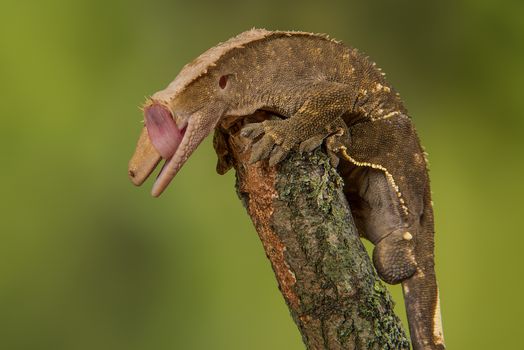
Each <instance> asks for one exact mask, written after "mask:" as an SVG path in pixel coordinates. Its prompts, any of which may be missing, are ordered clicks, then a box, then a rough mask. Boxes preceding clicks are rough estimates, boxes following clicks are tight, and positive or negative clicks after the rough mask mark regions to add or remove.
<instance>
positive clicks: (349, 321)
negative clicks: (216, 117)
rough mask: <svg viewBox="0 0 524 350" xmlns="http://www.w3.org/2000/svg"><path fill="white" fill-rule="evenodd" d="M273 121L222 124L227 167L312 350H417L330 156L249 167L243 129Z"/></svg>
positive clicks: (257, 117) (260, 115) (297, 157)
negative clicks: (360, 233)
mask: <svg viewBox="0 0 524 350" xmlns="http://www.w3.org/2000/svg"><path fill="white" fill-rule="evenodd" d="M267 118H268V115H267V114H265V113H263V112H258V113H256V114H255V115H253V116H250V117H247V118H245V119H243V120H241V121H235V122H234V124H230V125H226V126H227V128H226V129H222V133H223V134H222V136H223V137H224V138H223V140H224V141H223V142H224V143H225V145H226V146H227V150H228V151H227V152H225V151H222V152H221V153H222V156H223V157H222V168H224V165H223V164H224V162H226V163H228V164H229V165H231V166H233V167H234V168H235V170H236V176H237V191H238V194H239V197H240V199H241V200H242V201H243V204H244V206H245V207H246V209H247V212H248V214H249V215H250V216H251V219H252V220H253V223H254V225H255V227H256V230H257V232H258V235H259V237H260V240H261V241H262V244H263V246H264V249H265V252H266V255H267V257H268V258H269V260H270V261H271V265H272V267H273V270H274V272H275V276H276V278H277V280H278V284H279V289H280V291H281V292H282V295H283V296H284V299H285V301H286V303H287V305H288V307H289V310H290V311H291V315H292V317H293V319H294V321H295V323H296V324H297V326H298V328H299V330H300V333H301V334H302V339H303V341H304V343H305V345H306V347H307V349H329V350H331V349H409V343H408V341H407V338H406V335H405V333H404V330H403V328H402V326H401V322H400V320H399V319H398V317H397V316H396V315H395V314H394V313H393V301H392V299H391V297H390V295H389V293H388V292H387V290H386V288H385V286H384V285H383V284H382V282H381V281H380V280H379V279H378V277H377V274H376V273H375V270H374V268H373V266H372V264H371V261H370V259H369V257H368V255H367V253H366V250H365V249H364V246H363V245H362V242H361V241H360V239H359V237H358V234H357V230H356V228H355V225H354V222H353V218H352V216H351V212H350V208H349V206H348V203H347V201H346V198H345V196H344V193H343V180H342V179H341V178H340V176H339V175H338V173H337V172H336V170H335V169H334V168H333V167H332V166H331V165H330V162H329V159H328V157H327V156H326V155H325V154H324V153H323V152H322V151H320V150H317V151H315V152H313V153H311V154H303V155H300V154H298V153H292V154H291V155H290V156H289V157H287V158H286V159H285V160H284V161H282V162H281V163H280V164H279V165H277V166H276V167H268V165H267V162H264V161H263V162H258V163H256V164H253V165H249V164H248V159H249V151H245V150H246V149H249V147H247V146H248V144H247V140H246V139H244V138H242V137H241V136H240V135H239V133H238V131H239V130H240V128H241V126H242V125H243V124H246V123H248V122H253V121H254V120H255V121H260V120H261V119H267ZM224 125H225V124H223V126H224ZM215 141H216V140H215ZM218 143H220V142H218ZM215 147H216V148H217V142H215ZM219 148H220V147H218V148H217V153H219V166H218V168H220V167H221V166H220V164H221V163H220V152H219ZM224 159H225V160H224ZM219 170H220V169H219ZM223 170H224V169H222V171H223Z"/></svg>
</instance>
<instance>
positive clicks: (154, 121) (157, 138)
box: [144, 103, 182, 159]
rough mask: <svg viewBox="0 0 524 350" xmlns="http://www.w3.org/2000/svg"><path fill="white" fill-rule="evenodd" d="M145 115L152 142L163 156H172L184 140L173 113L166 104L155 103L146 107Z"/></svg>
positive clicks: (165, 157) (166, 157)
mask: <svg viewBox="0 0 524 350" xmlns="http://www.w3.org/2000/svg"><path fill="white" fill-rule="evenodd" d="M144 115H145V120H146V128H147V133H148V134H149V139H150V140H151V143H152V144H153V146H155V148H156V150H157V151H158V153H160V155H161V156H162V158H164V159H168V158H171V157H172V156H173V154H175V151H176V149H177V148H178V145H179V144H180V141H182V133H181V132H180V130H178V128H177V126H176V123H175V121H174V120H173V117H172V116H171V113H170V112H169V110H168V109H167V108H166V107H165V106H163V105H161V104H158V103H155V104H152V105H150V106H147V107H146V108H145V109H144Z"/></svg>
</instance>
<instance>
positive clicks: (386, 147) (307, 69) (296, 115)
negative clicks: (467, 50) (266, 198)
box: [129, 29, 445, 350]
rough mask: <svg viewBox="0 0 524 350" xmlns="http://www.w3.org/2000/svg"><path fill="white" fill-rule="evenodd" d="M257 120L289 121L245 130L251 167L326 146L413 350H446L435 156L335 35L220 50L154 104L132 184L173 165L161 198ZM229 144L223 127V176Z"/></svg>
mask: <svg viewBox="0 0 524 350" xmlns="http://www.w3.org/2000/svg"><path fill="white" fill-rule="evenodd" d="M257 110H266V111H270V112H273V113H275V114H277V115H279V116H281V119H277V120H266V121H264V122H261V123H255V124H249V125H247V126H245V127H244V129H243V130H242V132H241V134H242V135H243V136H245V137H248V138H251V139H253V142H254V143H253V144H252V149H251V160H250V161H251V162H257V161H261V160H264V159H269V165H275V164H278V163H279V162H280V161H281V160H282V159H284V157H286V155H287V154H288V152H289V151H290V150H291V149H294V148H297V147H298V149H299V150H300V151H301V152H308V151H312V150H313V149H315V148H317V147H319V146H321V145H322V144H325V145H326V150H327V152H328V154H329V155H330V158H331V160H332V163H333V165H335V166H338V170H339V172H340V174H341V175H342V177H343V178H344V180H345V194H346V197H347V199H348V202H349V203H350V207H351V210H352V213H353V215H354V217H355V221H356V224H357V228H358V230H359V233H360V234H361V235H362V236H363V237H365V238H367V239H369V240H370V241H371V242H372V243H373V244H375V248H374V251H373V262H374V265H375V267H376V269H377V271H378V273H379V275H380V276H381V278H382V279H383V280H384V281H386V282H388V283H391V284H396V283H400V282H402V286H403V291H404V298H405V304H406V309H407V314H408V321H409V327H410V332H411V338H412V344H413V348H414V349H416V350H421V349H444V348H445V346H444V339H443V333H442V326H441V321H440V307H439V296H438V288H437V281H436V277H435V271H434V252H433V251H434V228H433V209H432V203H431V195H430V189H429V178H428V173H427V165H426V159H425V153H424V151H423V149H422V147H421V146H420V142H419V139H418V137H417V135H416V132H415V129H414V127H413V124H412V123H411V120H410V118H409V117H408V115H407V111H406V109H405V108H404V106H403V104H402V101H401V100H400V97H399V95H398V94H397V93H396V92H395V91H394V90H393V88H392V87H391V86H390V85H389V84H388V83H387V82H386V80H385V78H384V74H383V73H382V72H381V71H380V69H378V68H377V67H376V65H375V63H373V62H371V61H370V60H368V59H367V58H366V57H365V56H363V55H362V54H360V53H359V52H358V51H357V50H355V49H352V48H349V47H347V46H345V45H343V44H342V43H340V42H338V41H335V40H332V39H329V38H328V37H327V36H325V35H318V34H311V33H304V32H280V31H276V32H272V31H266V30H262V29H253V30H249V31H246V32H244V33H241V34H240V35H238V36H236V37H234V38H232V39H230V40H228V41H226V42H224V43H221V44H219V45H217V46H215V47H213V48H211V49H209V50H208V51H206V52H204V53H203V54H202V55H200V56H199V57H198V58H196V59H195V60H194V61H193V62H191V63H189V64H188V65H186V66H185V67H184V68H183V69H182V71H181V72H180V73H179V74H178V76H177V77H176V79H175V80H174V81H173V82H172V83H171V84H169V86H168V87H167V88H166V89H164V90H161V91H158V92H156V93H155V94H153V96H151V98H150V99H149V100H148V101H147V102H146V104H145V106H144V116H145V128H144V129H143V131H142V135H141V136H140V140H139V142H138V145H137V150H136V152H135V154H134V156H133V158H132V159H131V161H130V164H129V176H130V178H131V180H132V182H133V183H134V184H135V185H140V184H142V183H143V182H144V181H145V179H146V178H147V177H148V176H149V174H150V173H151V172H152V171H153V170H154V169H155V167H156V165H157V164H158V163H159V161H160V160H161V158H164V159H166V163H165V165H164V167H163V169H162V170H161V172H160V174H159V176H158V178H157V180H156V181H155V183H154V185H153V190H152V195H153V196H159V195H160V194H161V193H162V192H163V191H164V190H165V188H166V187H167V185H168V184H169V182H170V181H171V180H172V179H173V177H174V176H175V175H176V173H177V172H178V170H179V169H180V168H181V166H182V165H183V164H184V163H185V161H186V160H187V159H188V157H189V156H190V155H191V154H192V153H193V151H194V150H195V149H196V148H197V146H198V145H199V144H200V143H201V142H202V140H203V139H204V138H205V137H206V136H207V135H208V134H210V133H211V131H213V130H214V129H215V127H216V126H217V125H218V123H219V122H220V121H222V120H224V118H225V117H241V116H246V115H249V114H252V113H254V112H255V111H257ZM223 136H224V133H223V131H220V130H219V128H217V131H216V133H215V140H216V142H215V145H216V148H217V154H218V155H219V164H218V167H217V169H219V172H221V173H223V172H225V171H227V169H229V167H230V164H228V160H227V150H225V149H221V148H220V145H222V144H224V142H221V138H222V137H223ZM339 159H340V160H341V161H339Z"/></svg>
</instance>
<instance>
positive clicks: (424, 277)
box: [402, 258, 446, 350]
mask: <svg viewBox="0 0 524 350" xmlns="http://www.w3.org/2000/svg"><path fill="white" fill-rule="evenodd" d="M417 263H418V264H417V265H418V266H417V271H416V272H415V274H414V275H413V276H411V277H410V278H408V279H406V280H404V281H402V291H403V293H404V304H405V306H406V313H407V316H408V323H409V331H410V333H411V343H412V346H413V350H444V349H445V348H446V346H445V344H444V333H443V330H442V318H441V314H440V300H439V291H438V286H437V278H436V275H435V268H434V263H433V259H432V258H431V259H424V260H423V261H422V262H421V261H418V262H417Z"/></svg>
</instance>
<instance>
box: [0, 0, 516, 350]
mask: <svg viewBox="0 0 524 350" xmlns="http://www.w3.org/2000/svg"><path fill="white" fill-rule="evenodd" d="M522 4H523V3H522V1H513V2H512V1H477V0H475V1H474V0H469V1H451V0H450V1H440V2H434V3H432V4H429V2H420V1H394V2H393V1H382V2H379V1H368V2H357V1H338V2H321V1H301V2H296V3H291V2H284V1H250V0H244V1H241V2H232V1H210V2H202V1H188V2H178V1H167V0H158V1H143V2H138V1H125V0H117V1H108V0H82V1H66V0H46V1H36V0H33V1H22V0H1V11H0V116H1V118H2V119H1V127H0V136H1V138H0V146H1V149H2V151H1V153H0V160H1V167H0V183H1V187H0V188H1V193H0V213H1V220H0V348H1V349H57V350H61V349H73V350H77V349H78V350H80V349H302V348H303V346H302V344H301V339H300V336H299V333H298V331H297V330H296V328H295V326H294V324H293V322H292V320H291V318H290V316H289V314H288V311H287V308H286V306H285V304H284V302H283V300H282V297H281V295H280V293H279V291H278V289H277V285H276V282H275V279H274V277H273V272H272V270H271V268H270V265H269V262H268V261H267V259H266V258H265V255H264V252H263V249H262V246H261V244H260V241H259V239H258V237H257V235H256V232H255V231H254V229H253V227H252V224H251V222H250V220H249V218H248V216H247V215H246V213H245V210H244V208H243V207H242V206H241V204H240V202H239V200H238V199H237V197H236V194H235V190H234V174H233V173H232V172H231V173H228V174H227V175H225V176H219V175H217V174H216V173H215V170H214V169H215V161H216V157H215V154H214V151H213V149H212V146H211V142H210V141H211V140H210V139H208V140H206V142H205V143H204V144H202V145H201V147H200V148H199V149H198V151H197V152H196V153H195V154H194V156H192V157H191V159H190V160H189V161H188V162H187V163H186V166H185V167H184V168H183V170H182V171H181V172H180V174H179V175H178V176H177V177H176V179H175V181H173V183H172V185H171V186H170V187H169V189H168V190H167V192H166V193H165V194H164V195H163V196H162V197H161V198H160V199H154V198H152V197H151V196H150V195H149V191H150V188H151V181H148V182H147V183H146V184H145V185H144V186H143V187H141V188H135V187H134V186H132V185H131V183H130V182H129V181H128V179H127V172H126V170H127V161H128V159H129V157H130V156H131V154H132V151H133V150H134V146H135V142H136V139H137V136H138V133H139V129H140V126H141V124H140V121H141V119H142V116H141V113H140V111H139V109H138V106H140V105H141V103H142V102H143V101H144V98H145V96H148V95H150V94H152V93H153V92H155V91H156V90H159V89H162V88H163V87H165V86H166V85H167V84H168V83H169V82H170V81H171V80H172V79H173V78H174V77H175V76H176V74H177V73H178V71H179V70H180V68H181V67H182V66H183V64H185V63H187V62H188V61H190V60H191V59H193V58H194V57H196V56H197V55H198V54H200V53H201V52H203V51H204V50H205V49H207V48H209V47H211V46H213V45H215V44H216V43H218V42H219V41H224V40H226V39H228V38H229V37H231V36H233V35H236V34H238V33H239V32H242V31H244V30H247V29H249V28H252V27H254V26H256V27H265V28H268V29H285V30H289V29H295V30H303V31H311V32H324V33H329V34H330V35H331V36H332V37H335V38H337V39H340V40H342V41H344V42H345V43H347V44H350V45H352V46H355V47H358V48H359V49H360V50H362V51H364V52H366V53H367V54H369V55H370V56H371V57H372V58H373V59H374V60H375V61H376V62H378V65H379V66H381V67H382V68H383V69H384V71H385V72H387V73H388V78H389V81H390V82H391V83H392V84H393V85H394V86H395V87H396V88H397V90H398V91H400V93H401V95H402V96H403V98H404V100H405V102H406V104H407V106H408V108H409V110H410V114H411V115H412V117H413V119H414V121H415V124H416V126H417V129H418V132H419V134H420V136H421V138H422V141H423V144H424V145H425V147H426V150H427V151H428V153H429V159H430V163H431V179H432V190H433V193H434V198H433V199H434V203H435V212H436V230H437V236H436V242H437V250H436V254H437V273H438V277H439V283H440V289H441V301H442V313H443V323H444V330H445V337H446V342H447V344H448V347H449V348H450V349H520V348H522V341H521V339H520V338H522V334H521V333H522V326H523V323H522V315H523V312H524V308H523V305H522V301H521V300H522V297H521V293H522V287H523V284H522V277H523V273H522V266H523V265H524V263H523V260H524V258H523V255H522V243H523V241H524V238H523V235H522V229H521V228H520V225H518V224H517V223H518V222H522V215H523V214H522V209H523V205H522V198H523V197H524V193H523V192H524V191H523V188H524V187H523V185H522V180H523V176H522V173H523V156H522V151H523V146H524V135H523V130H524V119H523V112H522V111H523V109H524V108H523V107H524V96H523V88H522V84H523V78H524V67H523V62H524V21H523V16H524V6H523V5H522ZM391 289H392V291H393V294H394V298H395V300H397V301H398V305H397V310H398V312H399V314H401V315H402V317H404V315H403V306H402V305H403V304H402V299H401V293H400V289H399V288H398V287H393V288H391ZM404 320H405V318H404Z"/></svg>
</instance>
